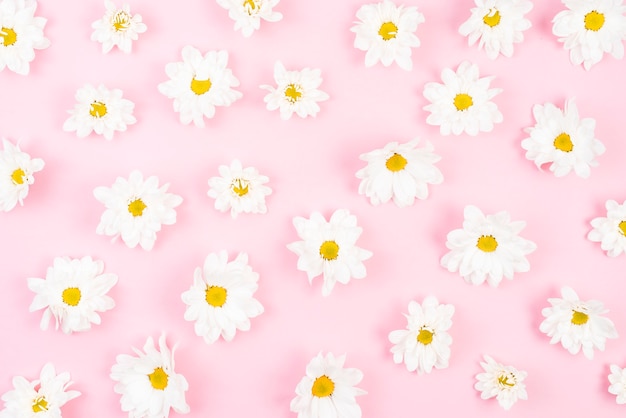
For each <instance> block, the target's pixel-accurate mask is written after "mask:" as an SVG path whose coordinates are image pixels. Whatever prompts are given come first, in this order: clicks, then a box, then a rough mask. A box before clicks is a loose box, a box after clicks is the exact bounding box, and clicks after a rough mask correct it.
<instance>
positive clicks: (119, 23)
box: [113, 10, 130, 32]
mask: <svg viewBox="0 0 626 418" xmlns="http://www.w3.org/2000/svg"><path fill="white" fill-rule="evenodd" d="M113 27H114V28H115V31H116V32H124V31H126V29H128V28H129V27H130V15H129V14H128V13H126V12H125V11H123V10H120V11H119V12H117V13H116V14H115V16H113Z"/></svg>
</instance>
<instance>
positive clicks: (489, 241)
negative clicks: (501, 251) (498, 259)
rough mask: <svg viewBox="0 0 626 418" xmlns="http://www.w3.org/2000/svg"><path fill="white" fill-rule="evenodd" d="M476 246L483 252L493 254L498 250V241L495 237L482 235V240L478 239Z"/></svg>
mask: <svg viewBox="0 0 626 418" xmlns="http://www.w3.org/2000/svg"><path fill="white" fill-rule="evenodd" d="M476 246H477V247H478V249H479V250H481V251H484V252H486V253H492V252H494V251H495V250H496V248H498V241H497V240H496V239H495V238H494V236H493V235H481V236H480V238H478V242H477V243H476Z"/></svg>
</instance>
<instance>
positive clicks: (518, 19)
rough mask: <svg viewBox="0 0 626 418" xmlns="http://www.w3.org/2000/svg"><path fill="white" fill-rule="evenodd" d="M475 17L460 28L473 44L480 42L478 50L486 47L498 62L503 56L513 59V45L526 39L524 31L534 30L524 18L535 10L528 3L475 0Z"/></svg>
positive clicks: (510, 0)
mask: <svg viewBox="0 0 626 418" xmlns="http://www.w3.org/2000/svg"><path fill="white" fill-rule="evenodd" d="M474 2H475V3H476V7H474V8H473V9H472V10H471V13H472V15H471V16H470V18H469V19H467V20H466V21H465V22H464V23H463V24H462V25H461V27H460V28H459V33H460V34H461V35H463V36H467V37H468V43H469V45H474V44H475V43H476V41H478V49H482V48H483V47H484V48H485V52H486V53H487V56H488V57H489V58H491V59H496V58H497V57H498V55H499V54H502V55H504V56H505V57H511V56H513V44H514V43H519V42H522V41H523V40H524V34H523V31H525V30H526V29H528V28H530V27H531V23H530V20H528V19H526V18H524V15H525V14H526V13H528V12H530V10H531V9H532V8H533V4H532V3H531V2H530V1H528V0H474Z"/></svg>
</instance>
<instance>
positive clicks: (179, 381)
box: [111, 335, 189, 418]
mask: <svg viewBox="0 0 626 418" xmlns="http://www.w3.org/2000/svg"><path fill="white" fill-rule="evenodd" d="M175 348H176V347H174V349H175ZM174 349H172V351H170V349H169V348H168V346H167V344H166V342H165V335H161V337H160V338H159V348H158V349H157V348H156V347H155V345H154V342H153V340H152V337H148V340H147V341H146V344H145V345H144V346H143V352H141V351H140V350H137V349H136V348H133V351H134V352H135V354H136V356H130V355H128V354H120V355H118V356H117V358H116V364H114V365H113V367H111V379H113V380H114V381H115V382H117V383H116V384H115V387H114V388H113V390H114V391H115V393H119V394H120V395H122V398H121V399H120V402H121V404H122V411H124V412H128V416H129V418H163V417H168V416H169V414H170V409H173V410H174V411H176V412H177V413H179V414H186V413H188V412H189V405H187V402H186V401H185V392H186V391H187V389H188V388H189V384H188V383H187V380H186V379H185V377H184V376H183V375H182V374H177V373H176V372H175V371H174Z"/></svg>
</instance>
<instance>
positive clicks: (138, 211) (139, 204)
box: [128, 199, 147, 216]
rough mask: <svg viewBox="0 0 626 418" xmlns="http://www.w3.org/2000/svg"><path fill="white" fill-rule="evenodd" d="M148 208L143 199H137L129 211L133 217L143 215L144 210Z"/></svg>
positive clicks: (129, 206) (130, 205)
mask: <svg viewBox="0 0 626 418" xmlns="http://www.w3.org/2000/svg"><path fill="white" fill-rule="evenodd" d="M145 208H147V206H146V204H145V203H143V200H141V199H135V200H133V201H132V202H130V203H129V204H128V211H129V212H130V214H131V215H133V216H141V215H143V210H144V209H145Z"/></svg>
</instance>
